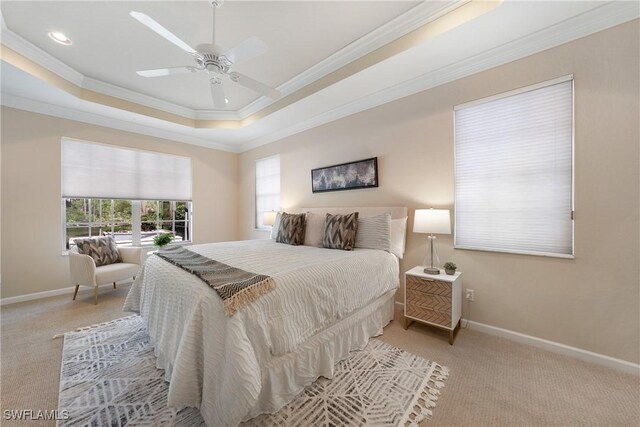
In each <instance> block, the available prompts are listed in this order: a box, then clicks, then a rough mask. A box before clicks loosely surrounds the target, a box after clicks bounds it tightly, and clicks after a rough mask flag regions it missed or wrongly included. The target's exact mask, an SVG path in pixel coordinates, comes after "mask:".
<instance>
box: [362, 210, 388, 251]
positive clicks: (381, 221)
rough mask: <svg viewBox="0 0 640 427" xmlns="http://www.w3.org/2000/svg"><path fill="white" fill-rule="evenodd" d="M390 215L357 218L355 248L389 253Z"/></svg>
mask: <svg viewBox="0 0 640 427" xmlns="http://www.w3.org/2000/svg"><path fill="white" fill-rule="evenodd" d="M390 247H391V214H390V213H383V214H380V215H376V216H369V217H363V218H358V231H357V233H356V248H365V249H380V250H382V251H387V252H390Z"/></svg>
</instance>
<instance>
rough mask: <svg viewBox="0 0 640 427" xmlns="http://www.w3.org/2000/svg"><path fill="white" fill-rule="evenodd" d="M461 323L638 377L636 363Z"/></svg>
mask: <svg viewBox="0 0 640 427" xmlns="http://www.w3.org/2000/svg"><path fill="white" fill-rule="evenodd" d="M396 304H398V305H401V306H403V307H404V304H403V303H402V302H400V301H396ZM462 322H463V325H467V326H468V328H469V329H472V330H474V331H478V332H484V333H485V334H488V335H494V336H497V337H502V338H506V339H508V340H511V341H516V342H519V343H522V344H527V345H530V346H532V347H537V348H541V349H543V350H547V351H551V352H553V353H558V354H564V355H566V356H571V357H574V358H576V359H580V360H584V361H585V362H591V363H595V364H598V365H601V366H606V367H609V368H613V369H616V370H618V371H622V372H626V373H628V374H633V375H637V376H640V365H639V364H637V363H632V362H628V361H626V360H622V359H616V358H615V357H611V356H606V355H604V354H600V353H594V352H592V351H588V350H583V349H581V348H577V347H571V346H569V345H566V344H561V343H558V342H555V341H549V340H545V339H542V338H538V337H533V336H531V335H525V334H521V333H520V332H515V331H510V330H508V329H503V328H498V327H497V326H491V325H487V324H484V323H479V322H474V321H473V320H468V319H464V318H463V319H462Z"/></svg>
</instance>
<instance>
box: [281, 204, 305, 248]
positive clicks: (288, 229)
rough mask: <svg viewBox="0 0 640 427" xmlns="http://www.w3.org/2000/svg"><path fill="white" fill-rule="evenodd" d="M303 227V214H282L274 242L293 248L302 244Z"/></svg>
mask: <svg viewBox="0 0 640 427" xmlns="http://www.w3.org/2000/svg"><path fill="white" fill-rule="evenodd" d="M304 225H305V224H304V214H288V213H286V212H282V215H281V216H280V227H279V228H278V237H276V242H278V243H286V244H287V245H294V246H297V245H301V244H303V243H304Z"/></svg>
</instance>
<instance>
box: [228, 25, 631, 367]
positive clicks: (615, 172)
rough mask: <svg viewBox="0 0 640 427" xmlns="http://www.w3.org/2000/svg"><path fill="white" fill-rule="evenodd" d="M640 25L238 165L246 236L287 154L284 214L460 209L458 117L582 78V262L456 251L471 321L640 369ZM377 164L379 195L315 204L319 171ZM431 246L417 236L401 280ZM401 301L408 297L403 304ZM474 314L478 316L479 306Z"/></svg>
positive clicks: (307, 136) (337, 196) (402, 103)
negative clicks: (485, 101) (257, 192)
mask: <svg viewBox="0 0 640 427" xmlns="http://www.w3.org/2000/svg"><path fill="white" fill-rule="evenodd" d="M638 29H639V21H637V20H636V21H634V22H631V23H627V24H624V25H621V26H618V27H615V28H613V29H609V30H607V31H604V32H601V33H598V34H595V35H592V36H589V37H586V38H583V39H580V40H577V41H574V42H571V43H568V44H565V45H562V46H559V47H557V48H554V49H551V50H548V51H545V52H542V53H539V54H536V55H533V56H530V57H527V58H525V59H522V60H519V61H516V62H513V63H510V64H507V65H504V66H501V67H498V68H495V69H492V70H489V71H486V72H483V73H479V74H476V75H473V76H471V77H467V78H464V79H461V80H458V81H455V82H452V83H449V84H446V85H443V86H440V87H437V88H434V89H431V90H427V91H425V92H422V93H419V94H416V95H413V96H410V97H407V98H404V99H401V100H398V101H395V102H393V103H389V104H386V105H383V106H380V107H378V108H375V109H372V110H369V111H365V112H362V113H359V114H356V115H353V116H350V117H347V118H344V119H342V120H338V121H336V122H333V123H329V124H327V125H324V126H321V127H317V128H315V129H312V130H309V131H306V132H304V133H301V134H298V135H294V136H291V137H289V138H286V139H284V140H281V141H279V142H276V143H273V144H270V145H267V146H264V147H260V148H257V149H254V150H252V151H249V152H247V153H244V154H241V155H240V197H241V199H240V212H241V214H242V218H241V225H240V226H241V229H240V235H241V237H242V238H245V239H246V238H258V237H265V233H263V232H260V231H256V230H254V160H255V159H257V158H260V157H264V156H268V155H271V154H275V153H280V155H281V170H282V172H281V173H282V177H281V182H282V184H281V185H282V188H281V192H282V207H283V208H284V209H287V208H292V207H303V206H309V207H321V206H358V205H360V206H364V205H367V206H368V205H371V206H390V205H400V206H407V207H409V208H410V212H411V214H410V220H409V230H411V227H412V223H413V210H414V209H416V208H424V207H430V206H433V207H443V208H449V209H451V208H452V205H453V112H452V111H453V107H454V106H455V105H457V104H461V103H464V102H467V101H471V100H474V99H478V98H482V97H486V96H489V95H493V94H497V93H501V92H504V91H508V90H511V89H515V88H519V87H523V86H527V85H530V84H533V83H538V82H542V81H545V80H549V79H552V78H555V77H559V76H563V75H566V74H571V73H573V74H574V75H575V129H576V131H575V141H576V143H575V162H576V168H575V174H576V185H575V202H576V220H575V251H576V259H575V260H566V259H556V258H543V257H535V256H524V255H511V254H499V253H489V252H480V251H468V250H454V249H453V246H452V236H442V237H439V238H438V245H439V252H440V255H441V259H442V260H443V261H446V260H452V261H455V262H456V263H457V264H458V266H459V269H460V270H461V271H463V272H464V286H465V287H467V288H473V289H475V291H476V301H475V302H474V303H472V304H473V305H471V306H468V305H467V304H465V312H464V315H465V317H467V318H470V319H471V320H475V321H478V322H481V323H485V324H489V325H493V326H497V327H501V328H506V329H509V330H513V331H517V332H521V333H524V334H528V335H532V336H536V337H540V338H544V339H548V340H552V341H556V342H560V343H564V344H567V345H570V346H575V347H578V348H582V349H586V350H590V351H594V352H597V353H601V354H606V355H609V356H612V357H616V358H620V359H624V360H627V361H631V362H635V363H638V362H640V355H639V349H640V339H639V335H640V312H639V300H640V290H639V289H640V286H639V280H640V279H639V277H640V272H639V268H638V260H639V258H640V252H639V231H640V230H639V222H640V218H639V192H638V186H639V180H640V177H639V160H638V155H639V138H640V135H639V130H638V117H639V115H640V107H639V105H638V104H639V95H638V93H639V89H640V86H639V78H640V77H639V76H640V66H639V64H640V58H639V54H638V52H639V43H638V40H639V37H640V34H639V31H638ZM372 156H377V157H378V160H379V170H380V187H379V188H378V189H368V190H353V191H346V192H336V193H325V194H316V195H314V194H312V193H311V188H310V177H309V175H310V170H311V169H312V168H315V167H319V166H326V165H331V164H335V163H341V162H345V161H350V160H357V159H362V158H366V157H372ZM425 251H426V239H425V236H424V235H419V234H413V233H411V232H409V233H408V241H407V254H406V256H405V259H404V260H403V261H402V266H401V268H402V270H403V271H404V270H407V269H409V268H410V267H412V266H414V265H417V264H419V263H420V262H421V261H422V258H423V256H424V253H425ZM401 298H402V295H401V292H400V293H399V299H401ZM469 308H470V309H469Z"/></svg>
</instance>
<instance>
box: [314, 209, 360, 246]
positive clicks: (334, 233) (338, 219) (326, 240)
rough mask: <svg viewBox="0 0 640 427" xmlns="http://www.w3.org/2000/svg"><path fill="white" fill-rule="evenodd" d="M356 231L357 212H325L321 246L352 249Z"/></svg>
mask: <svg viewBox="0 0 640 427" xmlns="http://www.w3.org/2000/svg"><path fill="white" fill-rule="evenodd" d="M357 231H358V212H354V213H350V214H349V215H331V214H327V216H326V217H325V220H324V235H323V238H322V247H323V248H327V249H342V250H345V251H350V250H353V248H354V246H355V244H356V233H357Z"/></svg>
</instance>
